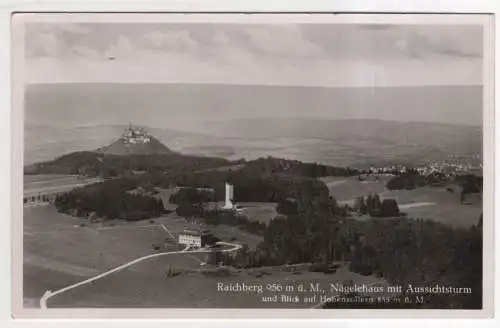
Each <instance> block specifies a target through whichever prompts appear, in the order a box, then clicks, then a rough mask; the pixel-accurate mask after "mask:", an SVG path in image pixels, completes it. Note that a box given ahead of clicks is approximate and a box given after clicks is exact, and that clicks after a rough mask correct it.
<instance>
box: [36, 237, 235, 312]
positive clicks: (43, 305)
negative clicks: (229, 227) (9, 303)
mask: <svg viewBox="0 0 500 328" xmlns="http://www.w3.org/2000/svg"><path fill="white" fill-rule="evenodd" d="M165 229H166V227H165ZM167 231H168V229H167ZM216 244H217V245H223V246H231V247H232V248H230V249H224V250H222V251H221V252H224V253H229V252H233V251H237V250H239V249H240V248H241V247H242V246H241V245H238V244H231V243H226V242H223V241H220V242H217V243H216ZM189 249H190V247H189V246H187V247H186V248H185V249H183V250H181V251H174V252H163V253H155V254H150V255H146V256H142V257H139V258H137V259H135V260H132V261H130V262H127V263H125V264H122V265H120V266H118V267H116V268H114V269H111V270H109V271H106V272H103V273H101V274H98V275H97V276H95V277H92V278H89V279H86V280H83V281H81V282H78V283H76V284H73V285H70V286H67V287H64V288H61V289H59V290H56V291H54V292H52V291H50V290H47V291H45V293H44V294H43V296H42V297H41V298H40V308H41V309H47V301H48V300H49V299H50V298H51V297H54V296H56V295H58V294H61V293H64V292H67V291H69V290H71V289H74V288H77V287H80V286H83V285H86V284H89V283H91V282H93V281H96V280H98V279H101V278H104V277H106V276H108V275H110V274H112V273H115V272H118V271H120V270H123V269H125V268H128V267H130V266H132V265H134V264H137V263H139V262H142V261H145V260H148V259H151V258H155V257H159V256H164V255H173V254H193V253H210V252H211V250H206V249H197V250H193V251H190V250H189Z"/></svg>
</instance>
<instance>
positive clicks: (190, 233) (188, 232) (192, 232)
mask: <svg viewBox="0 0 500 328" xmlns="http://www.w3.org/2000/svg"><path fill="white" fill-rule="evenodd" d="M179 235H187V236H193V237H201V232H199V231H196V230H189V229H185V230H184V231H183V232H181V233H180V234H179Z"/></svg>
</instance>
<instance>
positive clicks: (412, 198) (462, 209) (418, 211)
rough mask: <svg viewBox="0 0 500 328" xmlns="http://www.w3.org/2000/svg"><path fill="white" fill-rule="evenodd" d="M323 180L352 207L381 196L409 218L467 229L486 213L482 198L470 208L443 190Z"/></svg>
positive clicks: (474, 201) (354, 180)
mask: <svg viewBox="0 0 500 328" xmlns="http://www.w3.org/2000/svg"><path fill="white" fill-rule="evenodd" d="M322 180H323V181H325V183H326V184H327V186H328V187H329V190H330V195H331V196H333V197H335V198H336V199H337V200H338V201H339V203H349V204H352V203H353V202H354V199H355V198H356V197H359V196H364V197H366V196H368V194H370V193H372V194H374V193H377V194H379V196H380V197H381V198H382V199H384V198H394V199H396V201H397V202H398V204H399V206H400V209H401V211H403V212H405V213H407V214H408V216H409V217H413V218H423V219H432V220H435V221H438V222H441V223H445V224H450V225H452V226H454V227H465V228H467V227H470V226H471V225H474V224H476V223H477V221H478V219H479V215H480V214H481V211H482V201H481V200H480V199H478V197H471V201H470V203H469V204H461V203H460V194H459V193H457V192H453V193H452V192H448V191H446V188H443V187H441V188H438V187H421V188H416V189H412V190H388V189H387V188H386V187H385V184H386V182H387V178H384V177H382V178H381V179H380V181H359V180H358V178H357V177H350V178H338V179H335V178H325V179H322ZM340 181H341V182H340ZM474 198H476V199H474Z"/></svg>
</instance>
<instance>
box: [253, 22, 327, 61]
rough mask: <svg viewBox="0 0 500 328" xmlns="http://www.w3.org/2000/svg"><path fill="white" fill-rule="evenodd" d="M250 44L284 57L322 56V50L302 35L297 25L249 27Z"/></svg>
mask: <svg viewBox="0 0 500 328" xmlns="http://www.w3.org/2000/svg"><path fill="white" fill-rule="evenodd" d="M246 33H247V35H248V36H249V38H250V42H251V44H252V45H253V46H254V47H255V48H257V49H259V50H261V51H263V52H265V53H268V54H273V55H279V56H286V57H310V56H317V55H321V54H323V53H324V52H323V49H322V48H321V47H320V46H318V45H317V44H315V43H314V42H312V41H310V40H307V39H305V38H304V36H303V35H302V32H301V30H300V27H299V26H297V25H283V26H271V27H249V28H248V29H246Z"/></svg>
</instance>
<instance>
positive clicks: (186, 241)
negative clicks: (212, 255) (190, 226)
mask: <svg viewBox="0 0 500 328" xmlns="http://www.w3.org/2000/svg"><path fill="white" fill-rule="evenodd" d="M179 244H181V245H186V246H192V247H201V233H199V232H198V231H194V230H184V231H183V232H181V233H180V234H179Z"/></svg>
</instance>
